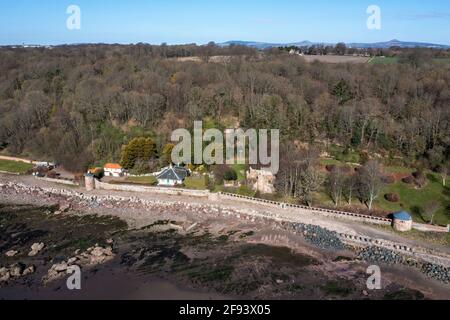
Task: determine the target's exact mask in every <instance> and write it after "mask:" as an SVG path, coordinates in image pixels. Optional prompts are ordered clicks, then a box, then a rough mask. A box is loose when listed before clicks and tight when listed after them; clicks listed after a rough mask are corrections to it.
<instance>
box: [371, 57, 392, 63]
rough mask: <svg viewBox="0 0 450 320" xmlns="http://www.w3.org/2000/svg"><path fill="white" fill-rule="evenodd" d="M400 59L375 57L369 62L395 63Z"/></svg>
mask: <svg viewBox="0 0 450 320" xmlns="http://www.w3.org/2000/svg"><path fill="white" fill-rule="evenodd" d="M398 61H399V59H398V58H396V57H373V58H372V59H371V60H370V61H369V63H371V64H394V63H398Z"/></svg>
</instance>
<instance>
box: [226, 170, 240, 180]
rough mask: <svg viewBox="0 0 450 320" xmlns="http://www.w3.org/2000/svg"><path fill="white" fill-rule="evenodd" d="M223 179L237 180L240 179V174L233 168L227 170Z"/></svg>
mask: <svg viewBox="0 0 450 320" xmlns="http://www.w3.org/2000/svg"><path fill="white" fill-rule="evenodd" d="M223 179H224V180H225V181H236V180H237V179H238V176H237V173H236V171H234V170H233V169H230V170H228V171H226V172H225V174H224V175H223Z"/></svg>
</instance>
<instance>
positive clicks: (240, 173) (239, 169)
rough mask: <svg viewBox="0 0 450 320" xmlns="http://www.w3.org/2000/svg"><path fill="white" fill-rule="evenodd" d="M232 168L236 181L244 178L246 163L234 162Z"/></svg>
mask: <svg viewBox="0 0 450 320" xmlns="http://www.w3.org/2000/svg"><path fill="white" fill-rule="evenodd" d="M232 168H233V170H234V171H236V173H237V177H238V181H244V180H245V172H246V171H247V165H245V164H234V165H232Z"/></svg>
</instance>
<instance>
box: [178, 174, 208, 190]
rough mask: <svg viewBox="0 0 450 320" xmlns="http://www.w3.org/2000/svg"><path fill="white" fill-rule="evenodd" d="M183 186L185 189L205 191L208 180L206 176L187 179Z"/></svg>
mask: <svg viewBox="0 0 450 320" xmlns="http://www.w3.org/2000/svg"><path fill="white" fill-rule="evenodd" d="M184 185H185V187H186V188H187V189H193V190H206V189H208V179H207V177H206V176H198V177H187V178H186V180H184Z"/></svg>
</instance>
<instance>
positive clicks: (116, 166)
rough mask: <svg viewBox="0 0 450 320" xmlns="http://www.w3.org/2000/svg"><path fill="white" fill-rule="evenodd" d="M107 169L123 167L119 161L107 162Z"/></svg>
mask: <svg viewBox="0 0 450 320" xmlns="http://www.w3.org/2000/svg"><path fill="white" fill-rule="evenodd" d="M104 168H105V169H122V166H121V165H120V164H117V163H107V164H105V167H104Z"/></svg>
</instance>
